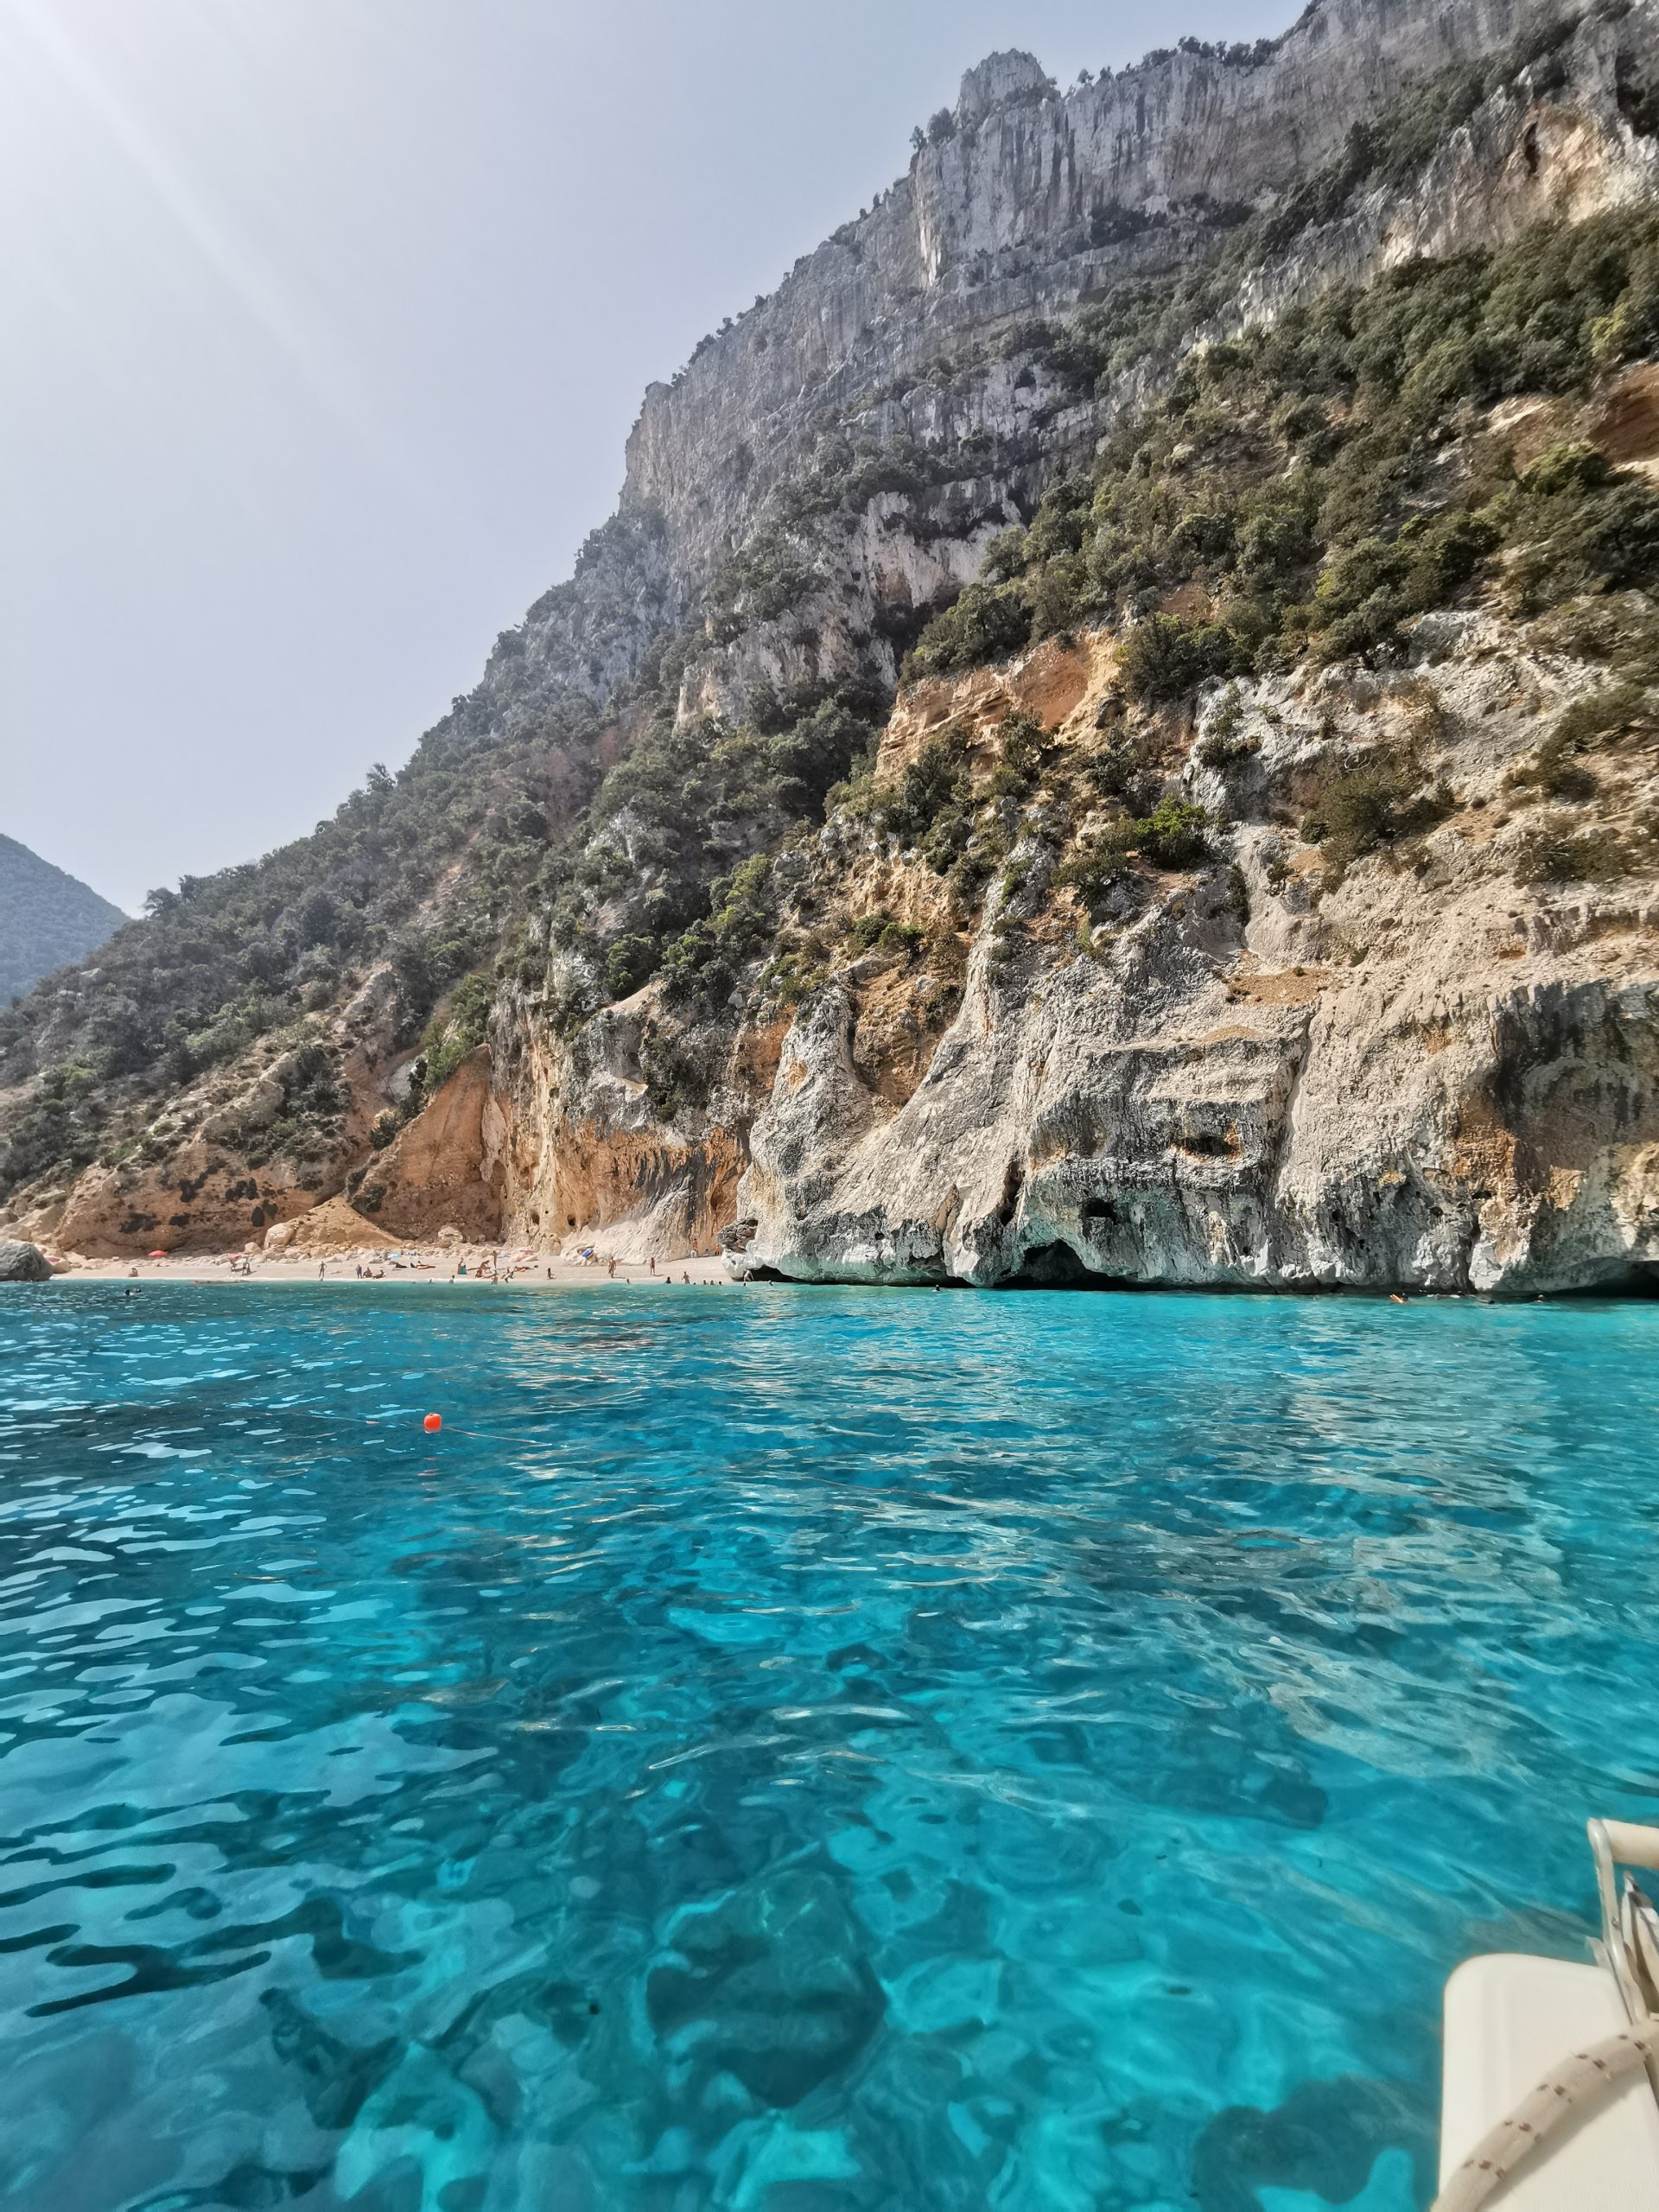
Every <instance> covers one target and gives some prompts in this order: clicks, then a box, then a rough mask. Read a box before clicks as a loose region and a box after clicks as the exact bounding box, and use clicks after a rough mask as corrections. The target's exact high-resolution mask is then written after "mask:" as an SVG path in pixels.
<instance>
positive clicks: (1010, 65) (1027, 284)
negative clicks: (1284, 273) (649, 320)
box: [623, 0, 1581, 565]
mask: <svg viewBox="0 0 1659 2212" xmlns="http://www.w3.org/2000/svg"><path fill="white" fill-rule="evenodd" d="M1580 12H1581V11H1580V10H1579V9H1577V8H1575V7H1574V6H1573V5H1572V4H1571V0H1313V5H1312V6H1310V7H1308V8H1307V9H1306V10H1304V12H1303V13H1302V15H1301V16H1300V17H1299V18H1298V19H1297V21H1296V22H1294V24H1293V25H1292V26H1291V27H1290V28H1289V29H1287V30H1286V31H1285V32H1284V33H1283V34H1281V36H1280V37H1279V38H1277V39H1276V40H1273V41H1263V42H1262V44H1260V45H1258V46H1254V47H1250V48H1211V47H1203V46H1199V45H1198V44H1197V43H1196V42H1189V44H1188V45H1187V46H1186V47H1185V48H1173V49H1167V50H1165V51H1162V52H1160V53H1157V54H1154V55H1152V56H1149V57H1148V58H1147V60H1144V61H1142V62H1141V63H1140V64H1138V65H1137V66H1135V67H1133V68H1131V69H1128V70H1124V71H1122V72H1119V73H1116V74H1114V73H1111V72H1110V71H1104V72H1103V73H1102V74H1101V75H1100V76H1099V77H1097V78H1095V79H1092V80H1090V81H1086V82H1085V81H1082V80H1080V81H1079V82H1078V83H1077V85H1076V86H1073V87H1072V88H1071V90H1070V91H1069V92H1064V93H1063V92H1059V91H1058V89H1057V87H1056V86H1055V85H1054V83H1053V81H1052V79H1051V78H1050V77H1049V76H1048V75H1047V73H1046V72H1045V71H1044V69H1043V68H1042V67H1041V65H1040V63H1039V61H1038V60H1036V59H1035V57H1034V56H1033V55H1032V54H1027V53H1025V52H1023V51H1019V50H1013V51H1008V52H1005V53H1001V54H992V55H990V56H988V58H987V59H986V60H983V61H982V62H980V63H978V64H976V66H975V67H973V68H971V69H969V71H968V72H967V73H966V75H965V76H964V77H963V80H962V88H961V92H960V93H959V95H958V99H957V105H956V107H955V109H954V110H953V111H950V115H949V118H948V122H947V123H944V124H940V127H939V128H938V130H936V131H934V132H931V133H930V135H928V137H926V139H925V143H923V144H922V145H921V146H919V147H918V149H917V150H916V152H915V153H914V155H913V156H912V161H911V164H910V168H909V170H908V172H907V174H906V175H904V176H902V177H900V178H899V179H898V180H897V181H895V182H894V183H893V185H892V186H891V187H890V188H888V189H887V191H886V192H885V193H882V194H879V195H878V196H877V198H876V200H875V201H874V204H873V205H872V206H871V207H869V208H868V209H867V210H865V211H864V212H863V213H861V215H859V216H858V217H857V218H856V219H855V220H853V221H851V222H849V223H847V224H844V225H842V227H841V228H840V229H839V230H838V231H836V232H835V233H834V234H833V235H832V236H831V237H830V238H828V239H826V240H825V241H824V242H823V244H822V245H819V246H818V247H817V248H816V249H815V250H814V251H812V252H810V253H808V254H806V255H804V256H803V257H802V258H801V259H800V260H799V261H798V262H797V263H796V264H795V266H794V268H793V269H792V270H791V271H790V272H789V274H788V275H787V276H786V277H785V278H784V280H783V282H782V283H780V284H779V287H778V289H776V290H775V291H774V292H772V294H771V295H770V296H767V297H766V298H764V299H762V300H760V301H759V302H756V304H755V305H754V306H753V307H752V308H749V309H748V310H747V311H746V312H745V313H744V314H742V315H738V316H736V317H734V319H733V320H732V321H730V322H729V323H728V324H727V325H725V326H723V327H721V330H719V331H718V332H717V333H715V334H712V335H711V336H709V337H707V338H705V339H703V340H702V342H701V343H700V345H699V346H697V348H696V351H695V353H693V355H692V357H691V359H690V361H689V362H687V363H686V365H684V367H683V369H682V370H681V371H680V372H679V373H678V374H677V376H676V377H675V378H674V379H673V381H672V382H671V383H669V384H662V383H658V384H653V385H651V386H650V387H649V388H648V390H647V391H646V394H645V402H644V405H643V407H642V409H641V412H640V415H639V420H638V422H637V423H636V424H635V427H634V429H633V431H632V435H631V436H630V438H629V441H628V448H627V472H626V486H625V490H624V493H623V506H624V511H625V512H634V513H642V512H652V513H658V514H660V515H661V516H662V517H663V518H664V519H665V521H666V524H667V527H668V531H669V535H670V540H671V545H672V546H673V548H674V550H675V553H676V556H677V557H680V558H683V559H688V560H690V562H691V563H693V564H694V565H696V564H697V563H706V561H707V560H708V558H709V557H710V556H711V555H712V554H714V553H715V552H716V551H717V550H720V549H721V548H723V545H724V544H725V543H728V542H729V538H730V536H731V530H732V525H733V521H734V514H735V513H736V512H739V511H741V512H753V508H754V505H755V502H756V499H758V497H759V496H760V493H761V492H762V491H763V489H764V487H765V485H766V481H767V478H768V465H769V462H771V461H775V460H777V459H778V458H779V457H781V454H782V452H783V449H784V448H785V447H786V446H787V445H788V443H789V442H790V441H791V438H792V436H793V435H795V433H796V432H797V431H798V428H799V425H800V423H801V420H802V416H803V406H802V403H803V401H804V399H807V398H809V397H817V398H820V399H823V400H826V401H827V400H836V401H844V400H845V399H846V398H847V397H849V394H850V392H851V391H853V390H855V388H857V387H858V386H860V385H872V386H873V385H879V384H880V383H882V382H883V381H885V380H887V379H888V378H893V377H894V376H897V375H901V374H904V373H907V372H914V371H917V370H918V369H919V368H920V367H921V366H922V365H924V364H925V362H926V361H927V360H928V359H930V358H931V356H933V355H934V354H936V353H938V351H939V349H940V347H941V346H948V345H949V344H950V342H951V340H952V338H953V336H959V335H960V334H961V333H963V332H964V331H967V330H969V329H971V330H972V331H973V332H974V333H975V334H976V335H977V336H981V337H982V336H983V334H985V333H986V332H987V331H989V330H994V329H995V328H996V327H1007V326H1008V325H1009V324H1011V323H1012V322H1014V321H1017V320H1018V319H1019V318H1020V317H1021V316H1029V315H1033V314H1052V313H1057V312H1058V313H1064V312H1066V311H1069V310H1071V309H1072V308H1076V307H1077V305H1078V304H1079V303H1080V302H1086V301H1089V300H1090V299H1093V298H1097V297H1099V296H1103V294H1104V293H1105V292H1107V291H1109V290H1110V289H1111V288H1112V287H1113V285H1114V284H1115V283H1119V282H1121V281H1122V278H1123V277H1124V276H1125V275H1126V274H1127V273H1132V272H1134V271H1135V270H1137V269H1141V268H1144V267H1147V266H1155V265H1160V264H1166V263H1167V262H1168V260H1169V259H1170V257H1172V256H1173V255H1179V253H1180V252H1181V251H1191V247H1192V233H1193V232H1194V231H1195V230H1196V231H1198V232H1203V231H1205V230H1206V229H1211V228H1213V227H1214V226H1216V225H1217V223H1218V222H1223V223H1224V222H1225V221H1226V220H1228V219H1236V216H1237V214H1238V213H1239V212H1240V211H1242V210H1243V209H1245V208H1250V207H1262V206H1265V205H1268V204H1270V203H1271V202H1272V201H1273V200H1274V197H1275V195H1277V194H1281V192H1283V191H1284V189H1285V188H1287V186H1289V185H1290V184H1292V183H1293V182H1294V181H1296V180H1297V179H1299V178H1300V177H1302V176H1305V175H1307V174H1308V173H1310V172H1311V171H1313V170H1314V169H1317V168H1319V166H1320V165H1321V164H1322V163H1324V162H1329V161H1331V160H1332V159H1333V158H1334V157H1335V156H1337V155H1338V153H1339V152H1340V150H1341V149H1342V147H1343V145H1344V141H1345V140H1346V138H1347V137H1348V134H1349V132H1350V131H1351V129H1352V128H1353V126H1354V125H1355V124H1360V123H1363V122H1364V121H1365V120H1366V119H1367V118H1370V117H1371V116H1373V115H1375V114H1376V113H1377V112H1378V111H1380V110H1381V109H1382V108H1383V107H1384V106H1385V105H1387V104H1388V103H1389V101H1390V100H1391V99H1395V98H1396V97H1397V96H1398V95H1399V94H1400V92H1402V89H1403V88H1405V87H1406V86H1409V85H1410V84H1412V83H1413V82H1414V81H1417V80H1419V79H1423V78H1426V77H1427V76H1429V75H1431V74H1433V73H1434V72H1436V71H1440V70H1444V69H1446V68H1447V67H1452V66H1456V65H1466V64H1470V63H1472V62H1474V61H1476V60H1486V59H1490V58H1491V54H1493V53H1494V51H1496V50H1497V49H1499V48H1503V47H1504V46H1505V45H1512V44H1514V43H1516V42H1517V41H1523V40H1525V39H1526V38H1528V37H1529V36H1531V35H1536V34H1537V33H1539V32H1540V31H1541V30H1542V29H1545V28H1547V27H1548V26H1550V25H1553V24H1557V23H1560V22H1564V21H1567V20H1568V19H1571V18H1573V17H1574V16H1577V15H1578V14H1580ZM734 471H735V472H736V474H737V477H738V479H739V480H740V481H741V483H742V484H743V485H745V486H747V491H745V492H744V493H743V494H742V496H741V498H740V499H736V501H735V502H734V499H733V496H732V484H731V480H732V477H733V474H734Z"/></svg>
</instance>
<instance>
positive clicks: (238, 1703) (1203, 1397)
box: [0, 1284, 1659, 2212]
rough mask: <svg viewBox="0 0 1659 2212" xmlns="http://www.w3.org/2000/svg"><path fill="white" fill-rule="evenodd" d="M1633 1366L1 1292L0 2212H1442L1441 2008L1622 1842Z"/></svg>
mask: <svg viewBox="0 0 1659 2212" xmlns="http://www.w3.org/2000/svg"><path fill="white" fill-rule="evenodd" d="M1656 1351H1659V1306H1602V1307H1588V1306H1577V1307H1570V1308H1569V1307H1545V1306H1530V1307H1525V1308H1512V1309H1498V1310H1483V1309H1480V1308H1478V1307H1476V1306H1472V1305H1449V1306H1428V1305H1414V1306H1409V1307H1407V1308H1404V1309H1401V1308H1399V1307H1395V1306H1389V1305H1386V1304H1382V1305H1378V1304H1370V1303H1342V1304H1338V1303H1321V1302H1306V1301H1294V1302H1293V1301H1278V1300H1274V1301H1262V1302H1253V1301H1245V1300H1205V1299H1166V1298H1157V1299H1154V1298H1142V1299H1131V1298H1116V1297H1101V1296H1095V1297H1089V1296H1072V1295H1059V1294H1055V1295H1048V1296H1040V1297H1039V1296H1031V1297H1018V1296H1013V1297H1002V1298H994V1297H973V1296H967V1295H933V1294H904V1293H899V1294H870V1293H839V1292H798V1291H790V1290H786V1289H760V1288H759V1287H756V1288H752V1289H749V1290H746V1291H741V1292H740V1291H736V1290H726V1289H721V1290H704V1289H684V1288H680V1289H675V1290H658V1289H652V1290H649V1291H647V1290H629V1291H627V1292H626V1293H625V1292H622V1291H620V1290H616V1291H607V1290H597V1291H594V1292H591V1293H589V1292H579V1293H564V1294H552V1295H546V1296H539V1297H538V1296H533V1295H525V1294H519V1293H511V1292H501V1293H489V1292H482V1291H472V1292H468V1293H465V1294H462V1293H458V1292H451V1291H448V1290H446V1289H440V1288H437V1287H420V1288H411V1289H410V1290H408V1291H404V1290H391V1291H390V1292H388V1293H385V1294H372V1295H365V1296H353V1295H351V1294H342V1293H339V1292H331V1291H321V1292H317V1293H312V1292H305V1291H297V1290H265V1291H263V1292H262V1291H260V1290H259V1289H257V1288H252V1287H250V1288H248V1289H245V1290H244V1289H241V1288H240V1287H238V1288H235V1289H232V1288H231V1287H225V1288H223V1289H214V1290H191V1289H188V1288H184V1287H179V1288H163V1287H157V1286H153V1285H149V1284H146V1285H145V1286H144V1287H143V1292H142V1294H141V1296H140V1297H139V1298H137V1299H134V1300H125V1299H124V1298H123V1297H122V1295H121V1293H120V1291H119V1289H118V1288H115V1289H112V1290H102V1289H93V1288H92V1287H84V1288H79V1289H77V1288H73V1287H67V1286H62V1285H59V1286H54V1287H51V1288H49V1289H46V1290H42V1291H17V1292H14V1293H10V1294H4V1295H3V1296H0V1729H3V1734H0V2083H3V2085H4V2086H3V2090H0V2203H3V2204H4V2205H5V2206H6V2207H7V2208H8V2212H12V2208H29V2212H109V2209H110V2208H115V2207H137V2206H143V2207H145V2208H148V2209H149V2212H184V2209H185V2208H198V2207H220V2206H226V2207H238V2208H242V2207H274V2206H296V2207H300V2208H303V2209H304V2212H326V2208H333V2207H336V2206H345V2205H351V2206H353V2207H356V2208H364V2209H365V2212H531V2208H534V2209H535V2212H541V2209H542V2208H549V2212H552V2208H556V2212H613V2208H618V2209H619V2212H697V2209H698V2208H702V2207H714V2206H721V2207H727V2206H729V2207H734V2208H739V2212H745V2209H747V2208H753V2212H842V2208H870V2212H887V2208H896V2207H906V2208H910V2207H914V2208H926V2209H927V2212H933V2208H938V2212H947V2209H948V2212H958V2208H977V2207H981V2206H985V2207H995V2208H999V2212H1070V2208H1073V2207H1077V2208H1084V2207H1087V2208H1090V2212H1117V2208H1127V2207H1131V2206H1133V2207H1137V2208H1158V2209H1159V2212H1173V2209H1174V2208H1181V2209H1182V2212H1191V2208H1192V2207H1193V2206H1194V2205H1196V2206H1197V2207H1198V2208H1199V2212H1318V2208H1319V2207H1322V2206H1325V2205H1327V2204H1332V2203H1344V2204H1347V2205H1349V2206H1351V2207H1357V2208H1359V2212H1406V2208H1408V2207H1413V2206H1417V2205H1420V2204H1421V2203H1423V2202H1427V2196H1428V2195H1429V2194H1430V2193H1431V2190H1430V2183H1431V2179H1432V2166H1433V2148H1434V2120H1435V2111H1436V2104H1437V2098H1438V2064H1439V2054H1438V2044H1437V2016H1438V2005H1439V1995H1440V1986H1441V1983H1442V1981H1443V1980H1444V1977H1445V1975H1446V1973H1447V1971H1448V1970H1449V1969H1450V1967H1452V1965H1453V1964H1454V1963H1455V1962H1456V1961H1457V1960H1458V1959H1459V1957H1462V1956H1465V1955H1468V1954H1469V1953H1471V1952H1472V1951H1476V1950H1480V1949H1488V1948H1505V1947H1516V1948H1522V1947H1524V1948H1544V1949H1549V1950H1554V1951H1557V1952H1560V1953H1562V1954H1564V1955H1581V1945H1582V1940H1583V1937H1584V1935H1585V1934H1586V1932H1587V1929H1588V1927H1589V1924H1590V1915H1591V1910H1592V1895H1591V1885H1590V1883H1589V1880H1588V1878H1587V1872H1588V1869H1587V1859H1586V1853H1585V1851H1584V1848H1583V1844H1582V1822H1583V1821H1584V1819H1585V1817H1586V1815H1587V1814H1589V1813H1591V1812H1592V1811H1603V1812H1608V1813H1611V1814H1614V1815H1626V1816H1630V1817H1637V1818H1640V1817H1646V1818H1649V1819H1652V1818H1655V1817H1656V1816H1659V1740H1656V1724H1655V1718H1654V1714H1655V1697H1654V1693H1655V1687H1656V1682H1659V1643H1656V1639H1659V1548H1656V1534H1659V1493H1656V1487H1655V1484H1654V1479H1653V1449H1652V1439H1653V1437H1654V1435H1655V1433H1656V1429H1655V1414H1656V1402H1659V1363H1656V1357H1655V1355H1656ZM429 1407H435V1408H439V1409H440V1410H442V1412H443V1414H444V1415H445V1418H446V1423H447V1427H446V1430H445V1433H444V1434H443V1435H442V1437H441V1438H439V1439H437V1440H429V1439H428V1438H427V1437H426V1436H424V1435H423V1433H422V1431H421V1428H420V1418H419V1417H420V1415H421V1414H423V1413H424V1412H425V1411H426V1410H427V1409H428V1408H429Z"/></svg>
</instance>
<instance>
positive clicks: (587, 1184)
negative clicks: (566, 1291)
mask: <svg viewBox="0 0 1659 2212" xmlns="http://www.w3.org/2000/svg"><path fill="white" fill-rule="evenodd" d="M746 1164H747V1155H746V1154H745V1153H744V1151H743V1150H742V1148H741V1145H740V1142H739V1141H738V1139H737V1137H736V1136H735V1135H734V1133H733V1132H732V1131H731V1130H730V1129H728V1128H718V1127H716V1128H710V1129H709V1131H708V1132H707V1134H706V1135H703V1136H702V1137H699V1138H696V1139H692V1140H690V1141H675V1139H674V1138H673V1136H672V1135H671V1133H669V1132H668V1131H665V1130H658V1129H652V1130H649V1131H627V1130H607V1129H606V1128H604V1127H602V1125H601V1124H599V1123H597V1122H591V1121H572V1122H563V1123H562V1124H561V1127H560V1128H559V1131H558V1135H557V1138H556V1143H555V1146H554V1148H553V1152H552V1154H551V1157H550V1160H549V1161H548V1163H547V1165H548V1167H549V1169H550V1173H547V1174H545V1175H544V1176H543V1179H542V1181H541V1185H540V1190H541V1195H542V1200H543V1204H542V1205H541V1206H540V1207H539V1208H538V1209H537V1211H540V1212H541V1213H542V1216H543V1219H542V1222H541V1224H535V1223H532V1222H531V1221H530V1220H529V1218H528V1215H527V1214H526V1215H524V1216H523V1217H521V1225H522V1226H524V1228H525V1230H526V1232H527V1233H530V1234H535V1233H537V1231H538V1230H540V1231H541V1232H542V1233H545V1232H547V1231H549V1230H550V1232H551V1234H552V1235H553V1236H555V1237H556V1238H558V1239H560V1240H561V1241H562V1242H563V1243H570V1242H571V1241H572V1239H573V1237H575V1238H576V1239H580V1238H581V1237H582V1236H584V1235H585V1234H588V1233H591V1234H592V1235H594V1236H596V1237H599V1238H601V1239H602V1241H603V1243H604V1247H605V1249H606V1251H607V1253H614V1254H615V1255H616V1256H617V1258H618V1259H620V1260H630V1261H632V1260H650V1259H658V1260H677V1259H682V1258H683V1257H685V1256H686V1255H689V1254H690V1253H694V1252H712V1251H714V1250H715V1249H717V1245H716V1239H717V1237H718V1235H719V1232H720V1230H722V1229H723V1228H725V1227H726V1226H727V1224H728V1223H729V1222H731V1221H732V1220H733V1218H734V1216H735V1212H736V1208H737V1186H738V1182H739V1180H740V1179H741V1175H742V1173H743V1169H744V1166H746Z"/></svg>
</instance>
